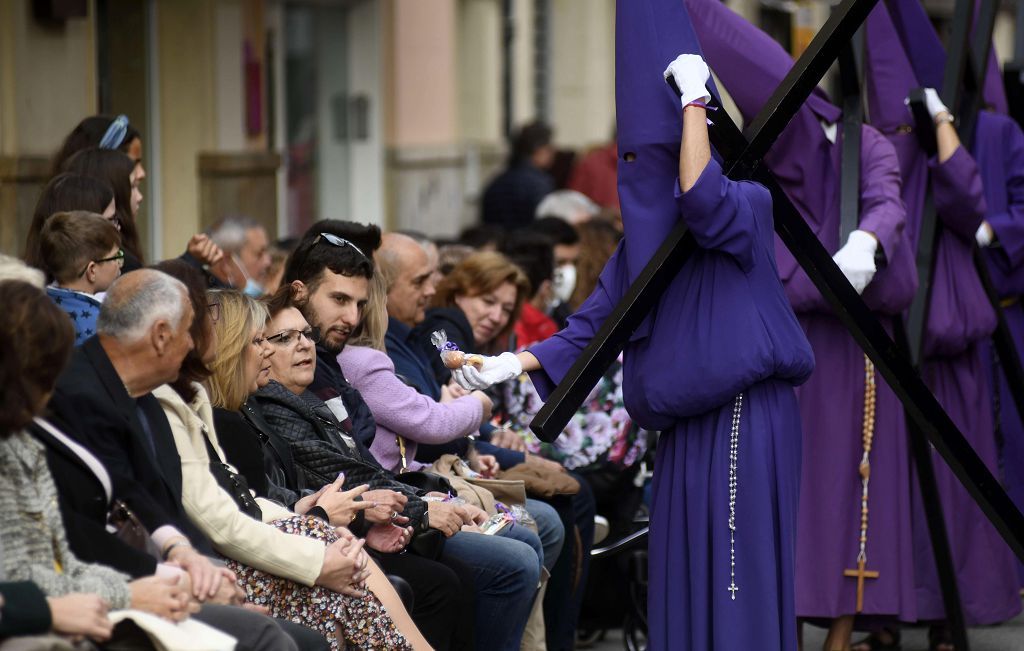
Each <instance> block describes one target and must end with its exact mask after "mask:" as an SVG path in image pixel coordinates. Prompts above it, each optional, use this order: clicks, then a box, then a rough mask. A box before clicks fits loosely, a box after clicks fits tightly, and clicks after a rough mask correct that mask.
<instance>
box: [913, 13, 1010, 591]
mask: <svg viewBox="0 0 1024 651" xmlns="http://www.w3.org/2000/svg"><path fill="white" fill-rule="evenodd" d="M976 9H977V6H976ZM894 12H895V13H894V23H895V24H896V30H897V31H898V32H899V34H900V39H902V40H903V42H904V44H905V45H906V46H907V49H908V50H909V51H910V52H913V55H912V56H911V60H912V61H913V63H914V69H915V70H919V71H920V74H921V75H922V79H923V80H924V81H925V82H926V83H927V84H928V85H934V84H940V83H941V81H942V76H941V75H942V67H943V66H944V65H945V61H946V51H945V49H943V47H942V43H941V42H939V39H938V36H937V35H936V33H935V30H934V29H931V25H930V23H928V22H927V20H928V18H927V15H925V13H924V11H923V9H921V7H920V6H919V5H918V4H917V3H910V4H909V5H908V6H902V4H900V5H899V6H896V7H895V8H894ZM983 88H984V98H985V104H986V105H987V106H988V107H989V108H990V109H991V110H985V111H982V112H981V113H979V114H978V121H977V124H976V126H975V130H974V142H973V143H972V144H971V154H972V156H973V157H974V160H975V161H976V162H977V164H978V172H979V173H980V174H981V182H982V185H983V186H984V191H985V203H986V205H987V206H988V210H987V211H986V213H985V220H986V221H988V223H989V225H990V226H992V230H993V231H994V232H995V235H996V241H997V244H998V246H993V247H990V248H988V249H986V250H985V259H986V260H987V261H988V268H989V272H990V273H991V276H992V282H993V284H994V285H995V287H996V291H997V292H998V293H999V297H1000V298H1001V299H1003V315H1004V316H1005V317H1006V323H1007V325H1008V326H1009V329H1010V333H1011V335H1012V336H1013V339H1014V341H1015V342H1016V344H1017V353H1018V354H1024V304H1022V303H1021V301H1020V296H1021V293H1022V292H1024V264H1022V263H1024V133H1022V131H1021V128H1020V125H1018V124H1017V122H1016V121H1015V120H1013V119H1011V118H1009V117H1008V116H1007V113H1008V107H1007V101H1006V90H1005V89H1004V88H1003V76H1002V74H1001V72H1000V70H999V64H998V61H997V59H996V52H995V47H994V46H993V48H992V49H991V50H990V51H989V58H988V70H987V72H986V73H985V84H984V86H983ZM981 357H982V362H983V363H984V364H985V372H986V375H987V376H988V377H989V378H990V379H991V380H992V384H993V387H992V391H993V399H992V403H993V415H994V417H995V422H996V428H997V430H998V431H999V433H1000V434H1001V436H1002V438H1003V448H1002V463H1001V464H1000V466H1001V467H1002V468H1003V477H1002V479H1003V482H1004V483H1005V485H1006V490H1007V492H1008V493H1009V494H1010V497H1011V498H1012V499H1013V500H1014V502H1015V503H1016V504H1017V506H1018V507H1020V508H1024V424H1022V422H1021V418H1020V415H1019V414H1018V413H1017V407H1016V405H1015V404H1014V402H1013V396H1012V395H1011V393H1010V388H1009V386H1008V385H1007V383H1006V380H1005V378H1004V376H1003V374H1002V373H1001V372H1000V371H999V370H998V368H997V366H996V364H997V363H998V362H997V358H996V356H995V352H994V351H993V348H992V345H991V342H990V341H985V342H984V343H983V344H982V351H981ZM1018 573H1019V575H1020V581H1021V585H1024V565H1021V564H1018Z"/></svg>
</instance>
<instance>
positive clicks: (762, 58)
mask: <svg viewBox="0 0 1024 651" xmlns="http://www.w3.org/2000/svg"><path fill="white" fill-rule="evenodd" d="M686 6H687V8H688V9H689V11H690V18H691V19H692V20H693V24H694V27H695V28H696V29H697V33H698V34H700V39H701V41H700V43H701V46H702V48H703V49H704V54H705V56H706V57H707V61H708V64H709V65H710V66H711V69H712V70H714V72H715V74H716V75H718V79H719V80H720V81H721V82H722V83H723V84H724V85H725V88H726V89H727V90H728V91H729V95H730V96H731V97H732V99H733V101H735V102H736V106H737V107H738V108H739V110H740V113H741V114H742V115H743V120H744V122H746V123H748V124H749V123H750V122H751V120H753V119H754V117H755V116H756V115H757V113H758V112H759V111H760V110H761V108H762V107H763V106H764V105H765V104H766V103H767V101H768V99H769V98H770V97H771V96H772V93H774V92H775V89H776V88H778V86H779V84H780V83H782V80H783V79H785V77H786V75H787V74H788V73H789V70H790V68H792V67H793V59H792V57H790V56H789V53H788V52H786V50H784V49H783V48H782V46H781V45H779V44H778V43H777V42H775V40H774V39H772V38H771V37H770V36H768V35H767V34H765V33H764V32H762V31H761V30H760V29H758V28H757V27H755V26H754V25H751V24H750V23H749V22H747V20H746V19H745V18H743V17H742V16H740V15H739V14H737V13H735V12H734V11H732V10H731V9H729V8H728V7H726V6H725V4H724V3H722V2H720V1H718V0H686ZM806 104H807V106H808V107H809V108H810V109H811V110H812V111H814V112H815V113H816V114H817V115H818V117H820V118H822V119H824V120H826V121H829V122H835V121H836V120H837V119H838V118H839V109H838V108H836V107H835V106H834V105H833V104H831V103H830V102H829V101H828V98H827V96H826V95H825V93H824V92H822V91H821V89H819V88H815V89H814V93H812V94H811V96H810V97H809V98H808V99H807V103H806Z"/></svg>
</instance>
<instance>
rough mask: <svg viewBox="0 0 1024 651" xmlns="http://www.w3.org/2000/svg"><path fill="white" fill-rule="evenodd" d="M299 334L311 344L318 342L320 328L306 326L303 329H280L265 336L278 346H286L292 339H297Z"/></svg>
mask: <svg viewBox="0 0 1024 651" xmlns="http://www.w3.org/2000/svg"><path fill="white" fill-rule="evenodd" d="M299 335H302V336H303V337H305V338H306V341H308V342H309V343H311V344H316V343H319V341H320V328H306V329H305V330H282V331H281V332H279V333H277V334H276V335H270V336H269V337H267V341H269V342H270V343H272V344H276V345H278V346H287V345H289V344H291V343H292V342H293V341H298V339H299Z"/></svg>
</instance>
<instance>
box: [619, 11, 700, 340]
mask: <svg viewBox="0 0 1024 651" xmlns="http://www.w3.org/2000/svg"><path fill="white" fill-rule="evenodd" d="M680 54H701V50H700V43H699V42H698V41H697V36H696V34H695V33H694V30H693V25H692V24H691V22H690V17H689V15H688V14H687V12H686V5H684V4H683V2H682V1H681V0H618V2H617V3H616V8H615V111H616V124H617V127H618V146H619V157H620V158H619V165H618V188H619V203H620V206H621V208H622V221H623V229H624V231H625V238H624V242H623V246H624V248H625V251H626V256H625V260H626V265H627V269H628V277H629V281H630V282H632V281H634V280H635V279H636V277H637V276H638V275H639V274H640V272H641V271H642V270H643V268H644V265H646V264H647V261H648V260H650V259H651V257H652V256H653V255H654V252H655V251H656V250H657V248H658V246H659V245H660V244H661V242H662V241H664V239H665V238H666V237H667V236H668V234H669V232H670V231H671V230H672V227H673V226H674V225H675V224H676V222H677V221H678V218H679V212H678V208H677V206H676V201H675V196H674V194H673V188H674V187H676V186H678V181H677V178H678V175H679V141H680V138H681V136H682V120H683V118H682V115H683V109H682V106H681V105H680V102H679V97H678V96H677V95H676V94H675V92H673V91H672V89H671V88H670V87H669V85H668V84H666V83H665V79H664V76H663V73H664V70H665V68H666V67H667V66H668V64H669V63H671V62H672V61H673V60H674V59H675V58H676V57H677V56H679V55H680ZM712 92H713V93H714V94H715V95H716V96H717V90H714V89H713V88H712ZM627 155H629V156H628V157H627ZM627 161H628V162H627ZM618 259H619V260H621V258H618ZM641 334H642V329H641Z"/></svg>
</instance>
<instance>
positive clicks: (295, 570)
mask: <svg viewBox="0 0 1024 651" xmlns="http://www.w3.org/2000/svg"><path fill="white" fill-rule="evenodd" d="M195 387H196V389H197V391H198V393H197V394H196V397H195V399H194V400H193V401H192V402H191V404H186V403H185V401H184V400H183V399H182V397H181V396H180V395H178V393H177V392H176V391H175V390H174V389H172V388H171V387H170V386H167V385H164V386H162V387H159V388H157V389H156V390H155V391H153V395H154V396H156V397H157V399H158V400H159V401H160V405H161V406H162V407H163V409H164V413H165V414H166V415H167V421H168V422H169V423H170V425H171V431H172V432H173V433H174V444H175V446H176V447H177V448H178V456H180V457H181V481H182V491H181V501H182V504H183V505H184V506H185V512H186V513H188V517H189V518H190V519H191V520H192V523H193V524H195V525H196V526H197V527H199V529H200V531H202V532H203V533H204V534H206V536H207V537H208V538H209V539H210V540H211V541H212V542H213V546H214V548H215V549H216V550H217V551H218V552H220V553H221V554H224V555H225V556H227V557H228V558H231V559H233V560H236V561H238V562H240V563H244V564H245V565H248V566H250V567H254V568H256V569H258V570H263V571H264V572H267V573H269V574H273V575H274V576H280V577H283V578H286V579H290V580H292V581H295V582H296V583H301V584H303V585H306V586H312V585H313V584H314V582H315V581H316V579H317V577H318V576H320V570H321V568H322V567H323V564H324V550H325V546H324V543H322V542H320V541H318V540H314V539H312V538H304V537H302V536H296V535H292V534H287V533H284V532H283V531H280V530H278V529H276V528H275V527H273V526H270V525H268V524H265V523H268V522H273V521H274V520H280V519H283V518H290V517H294V516H295V514H294V513H292V512H291V511H289V510H288V509H285V508H284V507H282V506H281V505H280V504H278V503H276V502H271V501H270V500H266V499H263V498H256V501H257V503H258V504H259V506H260V509H261V510H262V511H263V522H257V521H256V520H254V519H252V518H250V517H249V516H248V515H246V514H244V513H242V512H241V511H240V510H239V509H238V505H237V504H236V503H235V501H234V499H233V498H232V497H231V496H230V495H229V494H228V493H227V492H226V491H225V490H224V489H222V488H221V487H220V485H219V484H218V483H217V480H216V479H215V478H214V476H213V474H212V473H210V458H209V456H208V455H207V453H206V445H205V444H204V443H203V431H204V429H205V431H206V432H208V433H209V437H210V442H211V443H212V444H213V448H214V449H215V450H216V451H217V454H218V455H219V456H220V458H221V461H224V452H223V450H221V448H220V444H219V443H218V442H217V434H216V432H215V431H214V428H213V408H212V407H211V406H210V398H209V396H208V395H207V393H206V389H204V388H203V387H202V386H200V385H198V384H196V385H195Z"/></svg>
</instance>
